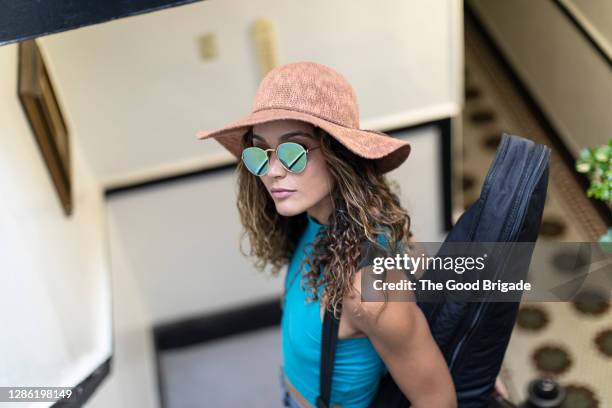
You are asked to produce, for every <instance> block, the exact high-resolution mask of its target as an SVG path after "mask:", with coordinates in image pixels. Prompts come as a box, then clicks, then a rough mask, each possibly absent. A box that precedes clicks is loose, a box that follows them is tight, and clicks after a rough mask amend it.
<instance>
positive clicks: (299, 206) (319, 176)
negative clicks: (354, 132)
mask: <svg viewBox="0 0 612 408" xmlns="http://www.w3.org/2000/svg"><path fill="white" fill-rule="evenodd" d="M294 132H298V133H300V134H295V135H291V133H294ZM283 142H295V143H299V144H301V145H302V146H304V147H305V148H306V149H311V148H314V147H318V146H320V141H319V140H318V139H317V135H316V133H315V129H314V126H313V125H311V124H310V123H306V122H302V121H297V120H277V121H274V122H268V123H263V124H259V125H255V126H254V127H253V146H256V147H261V148H262V149H274V148H276V146H278V145H279V144H280V143H283ZM307 155H308V162H307V164H306V168H305V169H304V170H303V171H302V172H301V173H291V172H289V171H287V170H286V169H285V168H284V167H283V166H282V164H281V163H280V162H279V160H278V159H277V157H276V154H275V153H274V152H268V158H269V160H270V163H269V170H268V173H266V174H265V175H263V176H261V177H259V178H260V179H261V182H262V183H263V184H264V186H265V188H266V190H267V191H268V194H270V196H271V197H272V199H273V200H274V204H275V205H276V211H277V212H278V213H279V214H281V215H283V216H293V215H297V214H300V213H302V212H305V211H306V212H308V213H309V214H310V215H311V216H313V217H314V218H315V219H317V220H318V221H319V222H323V223H325V222H327V217H328V216H329V214H330V213H331V209H332V206H331V197H330V193H331V191H332V188H333V179H332V176H331V174H330V173H329V171H328V168H327V163H326V162H325V160H324V158H323V153H322V152H321V149H320V148H319V149H315V150H312V151H309V152H308V153H307ZM253 177H256V176H253Z"/></svg>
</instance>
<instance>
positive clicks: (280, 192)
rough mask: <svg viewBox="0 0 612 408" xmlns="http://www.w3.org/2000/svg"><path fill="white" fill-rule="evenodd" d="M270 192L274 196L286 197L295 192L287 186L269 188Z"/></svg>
mask: <svg viewBox="0 0 612 408" xmlns="http://www.w3.org/2000/svg"><path fill="white" fill-rule="evenodd" d="M270 193H271V194H272V196H273V197H274V198H286V197H289V196H290V195H291V194H293V193H295V190H291V189H288V188H273V189H271V190H270Z"/></svg>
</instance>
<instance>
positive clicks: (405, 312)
mask: <svg viewBox="0 0 612 408" xmlns="http://www.w3.org/2000/svg"><path fill="white" fill-rule="evenodd" d="M360 272H361V271H360ZM360 272H359V273H357V274H356V277H355V281H354V284H353V289H354V290H353V294H352V296H345V299H344V300H343V308H342V309H343V314H344V313H345V314H347V317H348V319H349V320H350V322H351V324H352V325H353V326H355V327H356V328H358V329H359V330H360V331H362V332H363V333H365V334H366V335H367V336H368V337H369V338H370V341H371V342H372V344H373V346H374V348H375V349H376V351H377V352H378V354H379V355H380V357H381V358H382V359H383V361H384V362H385V365H386V366H387V368H388V369H389V372H390V373H391V376H392V377H393V379H394V380H395V382H396V383H397V385H398V386H399V388H400V389H401V391H402V392H403V393H404V395H406V397H407V398H408V399H409V400H410V402H411V404H412V406H413V407H415V408H419V407H428V408H429V407H440V408H447V407H448V408H452V407H456V406H457V400H456V395H455V387H454V385H453V381H452V378H451V376H450V373H449V371H448V367H447V365H446V362H445V361H444V357H443V356H442V353H441V352H440V350H439V349H438V346H437V345H436V343H435V341H434V339H433V337H432V336H431V333H430V331H429V326H428V324H427V321H426V319H425V317H424V316H423V313H422V312H421V309H420V308H419V307H418V305H417V304H416V303H415V302H414V301H395V302H387V303H386V305H385V306H384V309H383V304H384V302H361V294H360V288H361V273H360ZM381 310H382V311H381Z"/></svg>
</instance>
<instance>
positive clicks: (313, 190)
mask: <svg viewBox="0 0 612 408" xmlns="http://www.w3.org/2000/svg"><path fill="white" fill-rule="evenodd" d="M312 164H313V166H311V167H309V168H306V170H304V174H302V176H303V177H301V179H302V180H301V182H302V183H301V184H302V186H303V187H304V193H305V194H306V195H308V196H309V197H310V198H311V199H312V200H314V201H318V200H320V199H321V198H323V197H324V196H326V195H327V194H329V193H330V192H331V188H332V187H333V182H332V176H331V174H330V172H329V170H328V168H327V165H326V164H325V163H324V162H323V163H318V162H315V163H312Z"/></svg>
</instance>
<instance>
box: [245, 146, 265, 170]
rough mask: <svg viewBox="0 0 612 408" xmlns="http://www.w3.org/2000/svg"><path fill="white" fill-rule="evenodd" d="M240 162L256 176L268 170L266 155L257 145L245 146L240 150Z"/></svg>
mask: <svg viewBox="0 0 612 408" xmlns="http://www.w3.org/2000/svg"><path fill="white" fill-rule="evenodd" d="M242 162H243V163H244V165H245V166H246V168H247V169H248V170H249V171H250V172H251V173H253V174H254V175H256V176H263V175H264V174H266V173H267V172H268V168H269V167H270V166H269V165H268V155H267V154H266V152H265V151H264V150H263V149H260V148H259V147H247V148H246V149H244V150H243V151H242Z"/></svg>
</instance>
